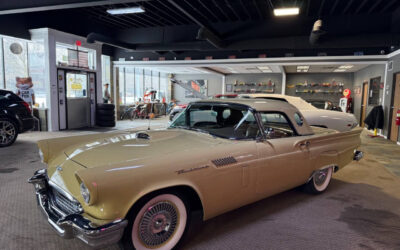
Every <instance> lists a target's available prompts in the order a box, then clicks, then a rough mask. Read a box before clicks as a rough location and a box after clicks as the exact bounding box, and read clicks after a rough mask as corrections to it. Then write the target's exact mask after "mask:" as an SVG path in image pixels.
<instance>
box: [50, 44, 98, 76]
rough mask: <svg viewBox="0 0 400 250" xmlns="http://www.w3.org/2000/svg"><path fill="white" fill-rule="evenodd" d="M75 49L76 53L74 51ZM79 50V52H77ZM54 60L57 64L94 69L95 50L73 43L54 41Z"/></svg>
mask: <svg viewBox="0 0 400 250" xmlns="http://www.w3.org/2000/svg"><path fill="white" fill-rule="evenodd" d="M74 51H76V53H74ZM78 52H80V53H78ZM56 62H57V65H59V66H78V65H83V67H85V68H87V67H88V68H89V69H92V70H95V69H96V51H95V50H93V49H88V48H83V47H77V46H75V45H69V44H63V43H56Z"/></svg>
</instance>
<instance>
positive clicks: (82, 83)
mask: <svg viewBox="0 0 400 250" xmlns="http://www.w3.org/2000/svg"><path fill="white" fill-rule="evenodd" d="M95 93H96V92H95V73H92V72H85V71H70V70H61V69H59V70H58V100H59V102H58V105H59V107H58V108H59V129H60V130H64V129H79V128H85V127H92V126H94V113H95V103H96V100H95Z"/></svg>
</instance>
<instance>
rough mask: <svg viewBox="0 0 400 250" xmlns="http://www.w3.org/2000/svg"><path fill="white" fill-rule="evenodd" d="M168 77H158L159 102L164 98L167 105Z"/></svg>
mask: <svg viewBox="0 0 400 250" xmlns="http://www.w3.org/2000/svg"><path fill="white" fill-rule="evenodd" d="M167 93H168V77H167V76H166V75H160V94H159V97H160V100H163V98H165V101H166V102H167V103H168V100H167V99H168V96H167Z"/></svg>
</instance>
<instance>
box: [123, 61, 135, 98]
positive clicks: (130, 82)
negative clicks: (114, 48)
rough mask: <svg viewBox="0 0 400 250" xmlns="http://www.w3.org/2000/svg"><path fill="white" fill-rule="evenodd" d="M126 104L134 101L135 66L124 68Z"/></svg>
mask: <svg viewBox="0 0 400 250" xmlns="http://www.w3.org/2000/svg"><path fill="white" fill-rule="evenodd" d="M125 88H126V89H125V91H126V93H125V96H126V104H134V103H135V68H125Z"/></svg>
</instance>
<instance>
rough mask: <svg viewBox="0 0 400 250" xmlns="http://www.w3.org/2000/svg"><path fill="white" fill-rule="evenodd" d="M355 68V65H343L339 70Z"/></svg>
mask: <svg viewBox="0 0 400 250" xmlns="http://www.w3.org/2000/svg"><path fill="white" fill-rule="evenodd" d="M353 67H354V65H342V66H340V67H339V69H351V68H353Z"/></svg>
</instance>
